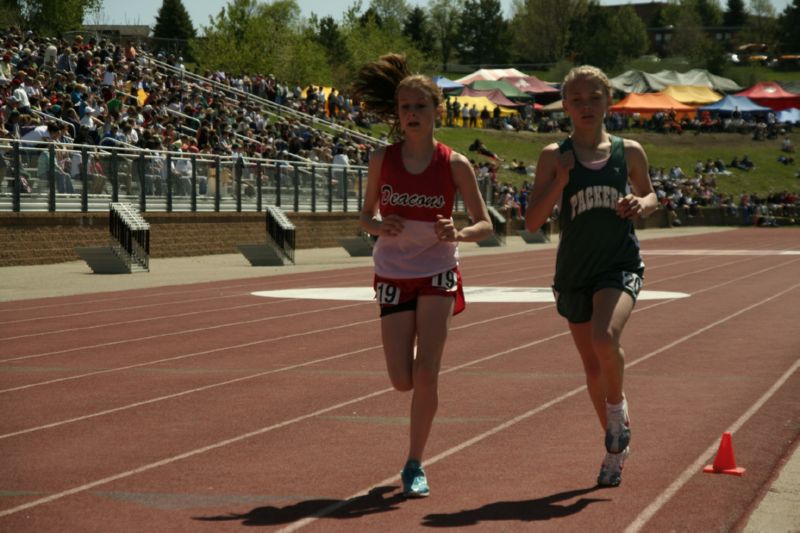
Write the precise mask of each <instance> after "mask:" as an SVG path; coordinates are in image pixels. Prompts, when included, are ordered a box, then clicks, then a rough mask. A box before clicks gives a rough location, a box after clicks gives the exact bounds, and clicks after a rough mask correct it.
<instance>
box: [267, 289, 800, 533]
mask: <svg viewBox="0 0 800 533" xmlns="http://www.w3.org/2000/svg"><path fill="white" fill-rule="evenodd" d="M797 287H800V283H798V284H796V285H794V286H792V287H790V288H788V289H785V290H783V291H781V292H779V293H777V294H774V295H772V296H770V297H768V298H765V299H763V300H761V301H760V302H756V303H754V304H751V305H749V306H748V307H746V308H744V309H741V310H739V311H737V312H736V313H733V314H731V315H729V316H727V317H725V318H722V319H720V320H717V321H715V322H713V323H712V324H709V325H708V326H705V327H703V328H700V329H698V330H696V331H694V332H692V333H690V334H689V335H686V336H684V337H681V338H679V339H676V340H675V341H673V342H671V343H669V344H668V345H666V346H662V347H661V348H659V349H657V350H654V351H652V352H650V353H648V354H646V355H643V356H642V357H639V358H638V359H636V360H635V361H633V362H631V363H630V364H628V365H626V368H630V367H632V366H635V365H638V364H639V363H642V362H644V361H647V360H648V359H650V358H651V357H654V356H656V355H658V354H659V353H662V352H664V351H665V350H667V349H669V348H672V347H675V346H677V345H678V344H681V343H684V342H686V341H688V340H690V339H692V338H694V337H696V336H697V335H700V334H701V333H704V332H705V331H708V330H709V329H711V328H712V327H715V326H718V325H720V324H722V323H724V322H727V321H728V320H730V319H732V318H735V317H737V316H739V315H741V314H742V313H744V312H746V311H749V310H751V309H754V308H755V307H758V306H761V305H764V304H765V303H768V302H770V301H772V300H774V299H775V298H778V297H780V296H783V295H784V294H786V293H787V292H790V291H792V290H794V289H796V288H797ZM655 305H660V304H655ZM651 307H653V306H651ZM567 333H568V332H564V333H562V334H560V335H554V336H553V337H550V338H551V339H552V338H555V337H558V336H561V335H566V334H567ZM508 351H509V352H511V351H516V349H512V350H508ZM471 364H472V363H469V364H466V365H462V366H461V367H460V368H463V367H465V366H470V365H471ZM798 364H800V360H799V361H797V362H795V364H794V365H793V366H792V368H791V369H790V372H787V374H788V375H787V374H784V375H783V376H781V378H779V379H778V381H776V382H775V384H773V386H772V387H771V388H770V391H772V392H771V393H768V394H769V395H770V396H771V395H772V394H774V391H776V390H778V388H780V386H781V385H782V384H783V383H784V382H785V381H786V379H788V376H789V375H791V373H792V372H794V370H796V369H797V366H798ZM442 373H444V372H442ZM585 389H586V385H582V386H580V387H577V388H575V389H572V390H571V391H569V392H566V393H564V394H562V395H561V396H558V397H556V398H553V399H552V400H550V401H548V402H545V403H543V404H541V405H539V406H537V407H535V408H533V409H531V410H530V411H527V412H525V413H522V414H521V415H518V416H516V417H514V418H512V419H510V420H508V421H506V422H503V423H502V424H498V425H497V426H495V427H493V428H491V429H489V430H487V431H485V432H483V433H481V434H479V435H476V436H474V437H472V438H471V439H468V440H466V441H464V442H462V443H461V444H458V445H456V446H453V447H451V448H449V449H447V450H445V451H443V452H441V453H439V454H438V455H436V456H434V457H432V458H430V459H428V460H425V465H426V466H427V465H433V464H436V463H438V462H439V461H441V460H443V459H446V458H447V457H450V456H451V455H453V454H455V453H458V452H460V451H461V450H463V449H465V448H467V447H469V446H472V445H473V444H477V443H478V442H480V441H482V440H485V439H487V438H489V437H491V436H493V435H495V434H497V433H499V432H500V431H503V430H505V429H508V428H510V427H511V426H514V425H516V424H518V423H519V422H522V421H524V420H526V419H528V418H530V417H531V416H533V415H535V414H538V413H541V412H542V411H544V410H546V409H548V408H550V407H552V406H554V405H556V404H558V403H561V402H562V401H564V400H566V399H568V398H571V397H572V396H575V395H576V394H578V393H579V392H581V391H584V390H585ZM764 401H766V400H764ZM757 405H758V408H760V407H761V405H763V402H762V403H757ZM756 410H757V408H756V409H753V408H752V407H751V409H750V410H749V411H748V413H750V411H752V412H755V411H756ZM750 416H752V413H751V414H750ZM748 418H749V416H748ZM740 420H741V419H740ZM742 423H743V422H742ZM737 429H738V426H737ZM713 449H714V447H713V445H712V446H711V447H710V448H709V449H708V450H706V451H705V452H703V455H702V456H701V458H700V459H698V462H700V465H702V462H701V461H704V460H705V459H706V457H707V456H708V455H709V454H710V453H712V452H713ZM693 467H694V465H692V467H690V469H691V468H693ZM699 468H700V466H698V467H697V469H699ZM690 469H687V471H688V470H690ZM697 469H695V471H696V470H697ZM395 481H397V475H393V476H392V477H389V478H386V479H384V480H381V481H379V482H378V483H375V484H373V485H371V486H369V487H368V488H366V489H362V490H361V491H359V492H356V493H355V494H352V495H350V496H348V497H347V498H345V499H343V500H341V501H339V502H337V503H334V504H332V505H330V506H328V507H325V508H324V509H321V510H319V511H317V512H316V513H314V514H313V515H312V516H310V517H306V518H303V519H301V520H298V521H296V522H293V523H291V524H289V525H288V526H286V527H284V528H281V529H280V530H279V531H281V532H289V531H296V530H298V529H300V528H302V527H305V526H307V525H309V524H311V523H312V522H315V521H316V520H318V519H320V518H323V517H325V516H327V515H329V514H331V513H333V512H335V511H337V510H338V509H341V508H342V507H345V506H346V505H347V504H348V503H350V501H351V500H353V499H355V498H359V497H363V496H366V495H367V494H368V493H369V492H370V491H371V490H373V489H375V488H376V487H380V486H384V485H387V484H389V483H393V482H395ZM684 483H685V482H684ZM656 510H657V509H656ZM654 512H655V511H654ZM648 518H649V517H648ZM645 522H646V520H645ZM645 522H643V523H642V525H644V523H645Z"/></svg>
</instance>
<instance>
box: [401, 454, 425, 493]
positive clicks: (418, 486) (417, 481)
mask: <svg viewBox="0 0 800 533" xmlns="http://www.w3.org/2000/svg"><path fill="white" fill-rule="evenodd" d="M400 478H401V479H402V480H403V496H405V497H406V498H425V497H426V496H429V495H430V493H431V490H430V488H429V487H428V478H426V477H425V470H424V469H423V468H422V465H421V464H420V463H419V461H414V460H411V461H408V462H407V463H406V466H405V467H403V471H402V472H400Z"/></svg>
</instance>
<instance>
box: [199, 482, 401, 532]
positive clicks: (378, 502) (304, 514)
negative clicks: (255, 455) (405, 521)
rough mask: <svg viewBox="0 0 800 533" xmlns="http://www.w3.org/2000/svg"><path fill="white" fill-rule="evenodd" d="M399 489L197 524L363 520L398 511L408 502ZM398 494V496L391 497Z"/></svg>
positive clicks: (264, 509) (269, 508)
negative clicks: (321, 518)
mask: <svg viewBox="0 0 800 533" xmlns="http://www.w3.org/2000/svg"><path fill="white" fill-rule="evenodd" d="M397 488H398V487H376V488H374V489H372V490H371V491H369V493H367V494H365V495H363V496H358V497H356V498H350V499H348V500H306V501H302V502H297V503H294V504H292V505H287V506H286V507H273V506H267V507H257V508H255V509H253V510H252V511H250V512H248V513H244V514H227V515H221V516H199V517H195V520H202V521H206V522H227V521H230V520H240V521H241V522H242V525H244V526H270V525H277V524H287V523H291V522H296V521H297V520H302V519H304V518H312V517H325V518H340V519H344V518H359V517H362V516H366V515H371V514H376V513H385V512H388V511H394V510H395V509H397V507H398V504H400V503H402V502H404V501H406V498H405V497H404V496H403V494H402V492H400V491H398V490H397ZM390 493H394V494H390Z"/></svg>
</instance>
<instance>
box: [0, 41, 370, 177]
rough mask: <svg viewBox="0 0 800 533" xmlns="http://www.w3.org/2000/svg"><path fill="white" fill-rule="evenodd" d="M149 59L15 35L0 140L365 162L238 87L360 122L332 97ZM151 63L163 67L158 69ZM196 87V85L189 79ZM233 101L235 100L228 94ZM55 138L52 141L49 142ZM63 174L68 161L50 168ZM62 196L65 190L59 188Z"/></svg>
mask: <svg viewBox="0 0 800 533" xmlns="http://www.w3.org/2000/svg"><path fill="white" fill-rule="evenodd" d="M156 59H157V60H158V61H152V60H151V59H150V56H146V55H145V54H143V53H142V51H141V50H140V49H137V47H136V45H134V43H133V42H128V43H127V44H126V45H124V46H121V45H118V44H114V43H113V42H111V41H108V40H97V39H94V38H91V39H88V40H84V39H83V37H82V36H80V35H78V36H75V37H74V38H72V39H71V40H69V41H68V40H65V39H54V38H38V37H36V36H35V35H34V34H32V33H31V32H25V33H23V32H20V31H18V30H15V29H10V30H6V31H4V33H3V37H2V43H1V44H0V138H16V139H22V140H24V141H47V140H53V141H56V140H57V141H58V142H61V143H75V144H83V145H90V146H98V147H101V146H125V147H134V148H146V149H150V150H155V151H164V150H168V151H171V152H176V153H186V154H209V155H221V156H233V157H241V158H256V157H258V158H264V159H275V160H281V159H283V160H299V161H309V162H319V163H334V162H335V161H334V160H335V159H336V158H337V156H339V157H338V160H339V161H341V160H342V156H344V158H345V159H346V160H347V161H348V163H349V164H353V165H358V164H366V163H367V162H368V159H369V153H370V151H371V150H372V149H373V148H374V147H373V146H372V145H370V144H369V143H364V142H362V141H358V140H356V139H355V138H353V137H351V136H350V135H348V134H339V135H326V134H323V133H321V132H320V130H319V129H316V128H314V127H313V126H312V125H311V124H310V122H311V121H310V120H309V121H302V120H299V119H297V118H286V117H282V118H277V119H276V118H275V116H274V115H273V116H271V115H270V114H269V113H268V112H267V110H266V109H265V107H264V106H262V105H259V103H258V100H256V99H254V98H248V97H247V96H244V95H241V94H239V93H236V92H233V91H228V90H225V89H227V88H233V89H239V90H240V91H244V92H245V93H247V94H252V95H256V96H259V97H263V98H267V99H269V100H271V101H273V102H276V103H279V104H282V105H285V106H290V107H292V108H294V109H296V110H298V111H301V112H303V113H308V114H310V115H312V116H318V117H322V116H325V117H326V118H333V119H335V120H341V121H352V122H355V121H359V120H361V121H366V119H365V118H364V117H361V116H359V113H357V112H356V113H354V109H356V108H354V106H353V102H352V99H350V98H349V97H348V96H347V95H346V94H344V93H342V92H341V91H335V90H333V91H329V92H328V94H327V95H326V94H325V92H323V91H322V88H321V87H319V88H317V87H307V88H306V89H301V88H300V87H299V86H296V87H294V88H292V89H291V90H290V89H289V88H288V87H287V85H285V84H283V83H279V82H278V81H277V80H275V78H274V76H271V75H266V76H260V75H259V76H230V75H226V74H225V73H223V72H213V73H206V76H205V79H202V78H197V77H189V76H185V75H184V74H185V67H184V65H183V61H182V58H180V57H176V56H174V55H164V54H158V55H157V56H156ZM161 62H163V63H164V64H166V65H169V66H171V67H172V68H159V67H160V64H161ZM195 80H196V81H195ZM236 95H238V96H236ZM56 132H57V134H56ZM59 167H60V169H61V170H66V171H67V172H68V171H69V169H68V168H67V167H68V163H64V164H60V165H59ZM59 192H69V185H65V186H64V187H60V186H59Z"/></svg>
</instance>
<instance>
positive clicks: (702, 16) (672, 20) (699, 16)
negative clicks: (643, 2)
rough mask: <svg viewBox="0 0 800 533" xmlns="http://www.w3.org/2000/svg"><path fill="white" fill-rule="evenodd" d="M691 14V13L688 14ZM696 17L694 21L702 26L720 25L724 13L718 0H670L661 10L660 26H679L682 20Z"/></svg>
mask: <svg viewBox="0 0 800 533" xmlns="http://www.w3.org/2000/svg"><path fill="white" fill-rule="evenodd" d="M687 14H689V15H687ZM688 17H695V20H694V23H695V24H696V25H697V26H700V27H701V28H704V27H705V28H707V27H710V26H719V25H720V24H721V23H722V19H723V13H722V8H721V7H720V6H719V2H718V1H717V0H670V1H669V3H668V4H667V5H666V6H665V7H664V9H662V10H661V15H660V23H659V25H660V26H670V25H672V26H677V25H678V24H679V23H680V22H681V21H684V22H685V21H686V20H688Z"/></svg>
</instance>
